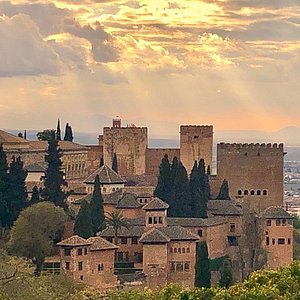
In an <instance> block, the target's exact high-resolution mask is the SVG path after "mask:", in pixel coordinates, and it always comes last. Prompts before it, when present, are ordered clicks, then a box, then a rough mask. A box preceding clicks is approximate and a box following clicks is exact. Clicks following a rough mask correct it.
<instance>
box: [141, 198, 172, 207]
mask: <svg viewBox="0 0 300 300" xmlns="http://www.w3.org/2000/svg"><path fill="white" fill-rule="evenodd" d="M168 208H169V205H168V204H167V203H166V202H164V201H162V200H160V199H159V198H157V197H155V198H154V199H153V200H151V201H150V202H149V203H147V204H145V205H144V206H143V209H144V210H166V209H168Z"/></svg>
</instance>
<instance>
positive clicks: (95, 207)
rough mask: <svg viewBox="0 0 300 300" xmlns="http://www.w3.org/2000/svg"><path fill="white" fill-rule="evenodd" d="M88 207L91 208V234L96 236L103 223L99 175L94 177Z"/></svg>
mask: <svg viewBox="0 0 300 300" xmlns="http://www.w3.org/2000/svg"><path fill="white" fill-rule="evenodd" d="M90 207H91V221H92V226H93V234H94V235H96V233H97V232H98V231H99V230H101V229H103V226H104V222H105V216H104V208H103V198H102V195H101V186H100V179H99V175H97V176H96V177H95V183H94V191H93V196H92V200H91V203H90Z"/></svg>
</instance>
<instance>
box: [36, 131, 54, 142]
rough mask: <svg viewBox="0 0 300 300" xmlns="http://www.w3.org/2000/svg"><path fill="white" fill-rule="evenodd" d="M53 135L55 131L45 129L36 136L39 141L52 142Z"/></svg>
mask: <svg viewBox="0 0 300 300" xmlns="http://www.w3.org/2000/svg"><path fill="white" fill-rule="evenodd" d="M53 134H54V135H55V130H53V129H45V130H43V131H40V132H38V133H37V134H36V136H37V139H38V140H40V141H49V140H51V138H52V136H53Z"/></svg>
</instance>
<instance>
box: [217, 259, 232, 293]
mask: <svg viewBox="0 0 300 300" xmlns="http://www.w3.org/2000/svg"><path fill="white" fill-rule="evenodd" d="M232 283H233V277H232V268H231V265H230V261H229V260H228V259H226V260H225V261H224V263H223V265H222V267H221V269H220V286H221V287H224V288H228V287H229V286H231V285H232Z"/></svg>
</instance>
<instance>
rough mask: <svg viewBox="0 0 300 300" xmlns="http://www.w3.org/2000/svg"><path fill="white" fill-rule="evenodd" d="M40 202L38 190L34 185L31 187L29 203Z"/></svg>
mask: <svg viewBox="0 0 300 300" xmlns="http://www.w3.org/2000/svg"><path fill="white" fill-rule="evenodd" d="M38 202H40V192H39V189H38V187H37V186H36V185H35V186H34V187H33V189H32V194H31V200H30V204H36V203H38Z"/></svg>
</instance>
